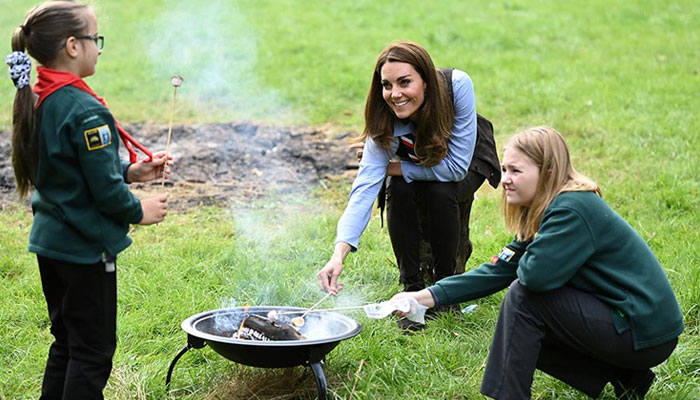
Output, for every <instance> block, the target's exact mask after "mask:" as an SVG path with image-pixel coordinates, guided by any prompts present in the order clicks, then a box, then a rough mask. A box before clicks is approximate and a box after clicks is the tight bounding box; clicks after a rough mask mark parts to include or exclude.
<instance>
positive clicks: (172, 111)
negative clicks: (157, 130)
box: [160, 75, 183, 187]
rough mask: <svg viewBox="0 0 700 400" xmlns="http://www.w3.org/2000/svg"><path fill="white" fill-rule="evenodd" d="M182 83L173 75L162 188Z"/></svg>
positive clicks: (163, 181) (179, 77) (180, 78)
mask: <svg viewBox="0 0 700 400" xmlns="http://www.w3.org/2000/svg"><path fill="white" fill-rule="evenodd" d="M182 81H183V79H182V77H181V76H179V75H173V76H172V77H171V78H170V83H172V85H173V87H174V88H175V90H174V91H173V101H172V103H171V104H170V123H169V124H168V141H167V143H166V144H165V165H163V180H162V181H161V183H160V186H161V187H163V186H165V169H166V168H167V164H168V155H169V154H170V137H171V136H172V133H173V116H174V114H175V96H177V88H178V87H179V86H180V85H182Z"/></svg>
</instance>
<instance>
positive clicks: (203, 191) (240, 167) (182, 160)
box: [0, 121, 357, 210]
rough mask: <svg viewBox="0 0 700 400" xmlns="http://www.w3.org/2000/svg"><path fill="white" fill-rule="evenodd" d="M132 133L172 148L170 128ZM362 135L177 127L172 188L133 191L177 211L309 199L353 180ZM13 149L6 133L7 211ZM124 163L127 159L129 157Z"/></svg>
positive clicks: (2, 164) (0, 200)
mask: <svg viewBox="0 0 700 400" xmlns="http://www.w3.org/2000/svg"><path fill="white" fill-rule="evenodd" d="M125 128H126V130H127V131H129V132H130V133H131V134H132V136H134V137H135V138H137V140H139V141H140V142H141V143H143V144H144V145H145V146H146V147H147V148H149V149H150V150H152V151H159V150H160V151H162V150H164V149H165V146H166V142H167V135H168V127H167V126H164V125H156V124H132V125H126V126H125ZM354 136H356V135H355V134H351V133H341V134H336V135H331V134H329V133H328V132H325V131H323V130H322V129H319V128H304V127H302V128H299V127H279V126H269V125H259V124H254V123H251V122H247V121H238V122H232V123H203V124H189V125H177V126H174V127H173V130H172V136H171V144H170V153H171V154H172V155H173V157H174V160H175V166H174V167H173V168H172V172H171V176H170V179H169V180H168V181H167V182H166V183H165V186H166V188H165V189H163V188H162V187H161V182H160V181H156V182H150V183H135V184H131V185H130V188H131V190H132V191H133V192H134V193H135V194H136V195H137V196H139V197H140V198H143V197H147V196H149V195H150V194H153V193H156V192H159V191H162V190H165V191H167V192H168V193H170V199H169V209H171V210H184V209H187V208H189V207H195V206H200V205H214V204H231V203H238V204H237V207H240V206H244V205H246V204H254V203H255V201H256V200H260V199H263V198H265V197H266V196H269V195H275V194H279V195H287V194H299V195H308V194H309V193H310V191H311V190H313V189H314V188H316V187H318V186H319V185H321V186H324V185H325V183H324V182H325V181H327V180H330V179H338V178H340V179H346V180H348V182H349V181H351V180H352V178H353V177H354V174H355V170H356V169H357V161H356V159H355V156H354V151H351V150H348V146H349V144H350V141H351V137H354ZM123 147H124V146H121V149H122V151H124V149H123ZM10 149H11V147H10V133H9V132H7V131H5V132H0V204H7V203H9V202H16V201H17V195H16V194H15V192H14V189H15V182H14V175H13V172H12V165H11V157H10ZM122 158H123V159H127V155H126V152H125V151H124V153H123V155H122Z"/></svg>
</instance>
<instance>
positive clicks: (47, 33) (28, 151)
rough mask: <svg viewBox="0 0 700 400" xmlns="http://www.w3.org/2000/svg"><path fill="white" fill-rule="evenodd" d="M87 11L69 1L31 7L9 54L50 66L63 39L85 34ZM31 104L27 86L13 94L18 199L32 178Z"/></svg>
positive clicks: (35, 141)
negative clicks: (22, 53) (21, 53)
mask: <svg viewBox="0 0 700 400" xmlns="http://www.w3.org/2000/svg"><path fill="white" fill-rule="evenodd" d="M87 10H90V8H89V6H88V5H86V4H81V3H76V2H72V1H47V2H44V3H41V4H39V5H37V6H35V7H34V8H32V9H31V10H29V12H28V13H27V15H26V16H25V18H24V23H22V25H21V26H18V27H17V28H15V30H14V32H13V33H12V51H26V52H27V53H29V55H30V56H32V57H33V58H34V59H35V60H36V61H37V62H38V63H39V64H41V65H50V64H51V63H52V62H53V61H54V60H55V59H56V56H57V55H58V52H59V51H60V50H61V49H62V48H63V46H65V43H66V39H67V38H69V37H71V36H79V35H82V34H84V33H85V30H86V29H87V25H88V20H87V18H86V11H87ZM34 104H35V95H34V93H33V92H32V89H31V86H30V85H27V86H25V87H23V88H22V89H18V90H17V93H16V94H15V101H14V106H13V110H12V169H13V170H14V173H15V181H16V183H17V193H18V194H19V197H20V199H23V198H24V197H25V196H26V195H27V194H28V193H29V191H30V190H31V188H32V185H33V183H34V181H35V178H36V169H37V164H38V153H39V137H38V126H39V122H38V118H37V113H36V111H35V109H34Z"/></svg>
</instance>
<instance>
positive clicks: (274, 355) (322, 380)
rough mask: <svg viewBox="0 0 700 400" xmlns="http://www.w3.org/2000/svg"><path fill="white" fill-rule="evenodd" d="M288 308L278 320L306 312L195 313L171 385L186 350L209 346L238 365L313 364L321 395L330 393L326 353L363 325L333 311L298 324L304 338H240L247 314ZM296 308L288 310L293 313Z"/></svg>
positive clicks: (230, 310)
mask: <svg viewBox="0 0 700 400" xmlns="http://www.w3.org/2000/svg"><path fill="white" fill-rule="evenodd" d="M270 311H276V312H278V313H284V314H282V315H280V322H283V323H289V321H290V320H291V318H293V317H296V316H299V315H301V314H303V313H304V311H306V309H305V308H299V307H277V306H256V307H249V308H248V309H247V311H246V310H245V309H244V308H243V307H237V308H225V309H219V310H212V311H206V312H203V313H200V314H196V315H193V316H191V317H189V318H187V319H186V320H184V321H183V322H182V325H181V327H182V329H183V330H184V331H185V332H187V345H186V346H185V347H184V348H183V349H182V350H180V352H179V353H178V354H177V355H176V356H175V358H174V359H173V361H172V363H171V364H170V368H169V369H168V375H167V378H166V382H165V384H166V386H169V385H170V380H171V378H172V372H173V369H174V368H175V364H176V363H177V361H178V360H179V359H180V357H182V355H183V354H184V353H185V352H187V350H189V349H191V348H194V349H200V348H202V347H204V346H206V345H209V347H211V348H212V349H213V350H214V351H216V352H217V353H219V354H221V355H222V356H224V357H226V358H227V359H229V360H231V361H235V362H237V363H239V364H243V365H249V366H252V367H260V368H286V367H294V366H299V365H305V366H309V367H310V368H311V370H312V371H313V373H314V377H315V379H316V385H317V387H318V398H319V399H321V400H324V399H325V398H326V395H327V392H328V388H327V383H326V376H325V374H324V372H323V369H322V368H321V363H322V362H323V361H324V358H325V356H326V354H328V353H329V352H330V351H331V350H333V349H334V348H335V347H336V346H337V345H338V343H340V341H341V340H343V339H348V338H351V337H353V336H355V335H357V334H358V333H360V331H361V330H362V326H361V325H360V324H359V323H358V322H357V321H355V320H354V319H352V318H349V317H347V316H345V315H342V314H338V313H335V312H315V313H309V314H307V315H306V316H305V317H304V318H305V320H306V323H305V324H304V326H303V327H301V328H300V329H299V333H301V334H302V335H303V336H304V339H301V340H260V341H258V340H246V339H236V338H235V337H236V333H237V332H238V330H239V327H240V326H241V323H242V321H243V318H244V317H245V316H246V315H258V316H263V317H264V316H267V314H268V312H270ZM295 311H298V313H288V312H295Z"/></svg>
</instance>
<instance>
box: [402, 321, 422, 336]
mask: <svg viewBox="0 0 700 400" xmlns="http://www.w3.org/2000/svg"><path fill="white" fill-rule="evenodd" d="M396 324H397V325H398V326H399V328H400V329H401V330H402V331H403V333H404V334H405V335H412V334H413V332H418V331H422V330H423V329H425V324H421V323H419V322H415V321H411V320H410V319H408V318H406V317H403V318H401V319H400V320H398V321H397V322H396Z"/></svg>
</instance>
